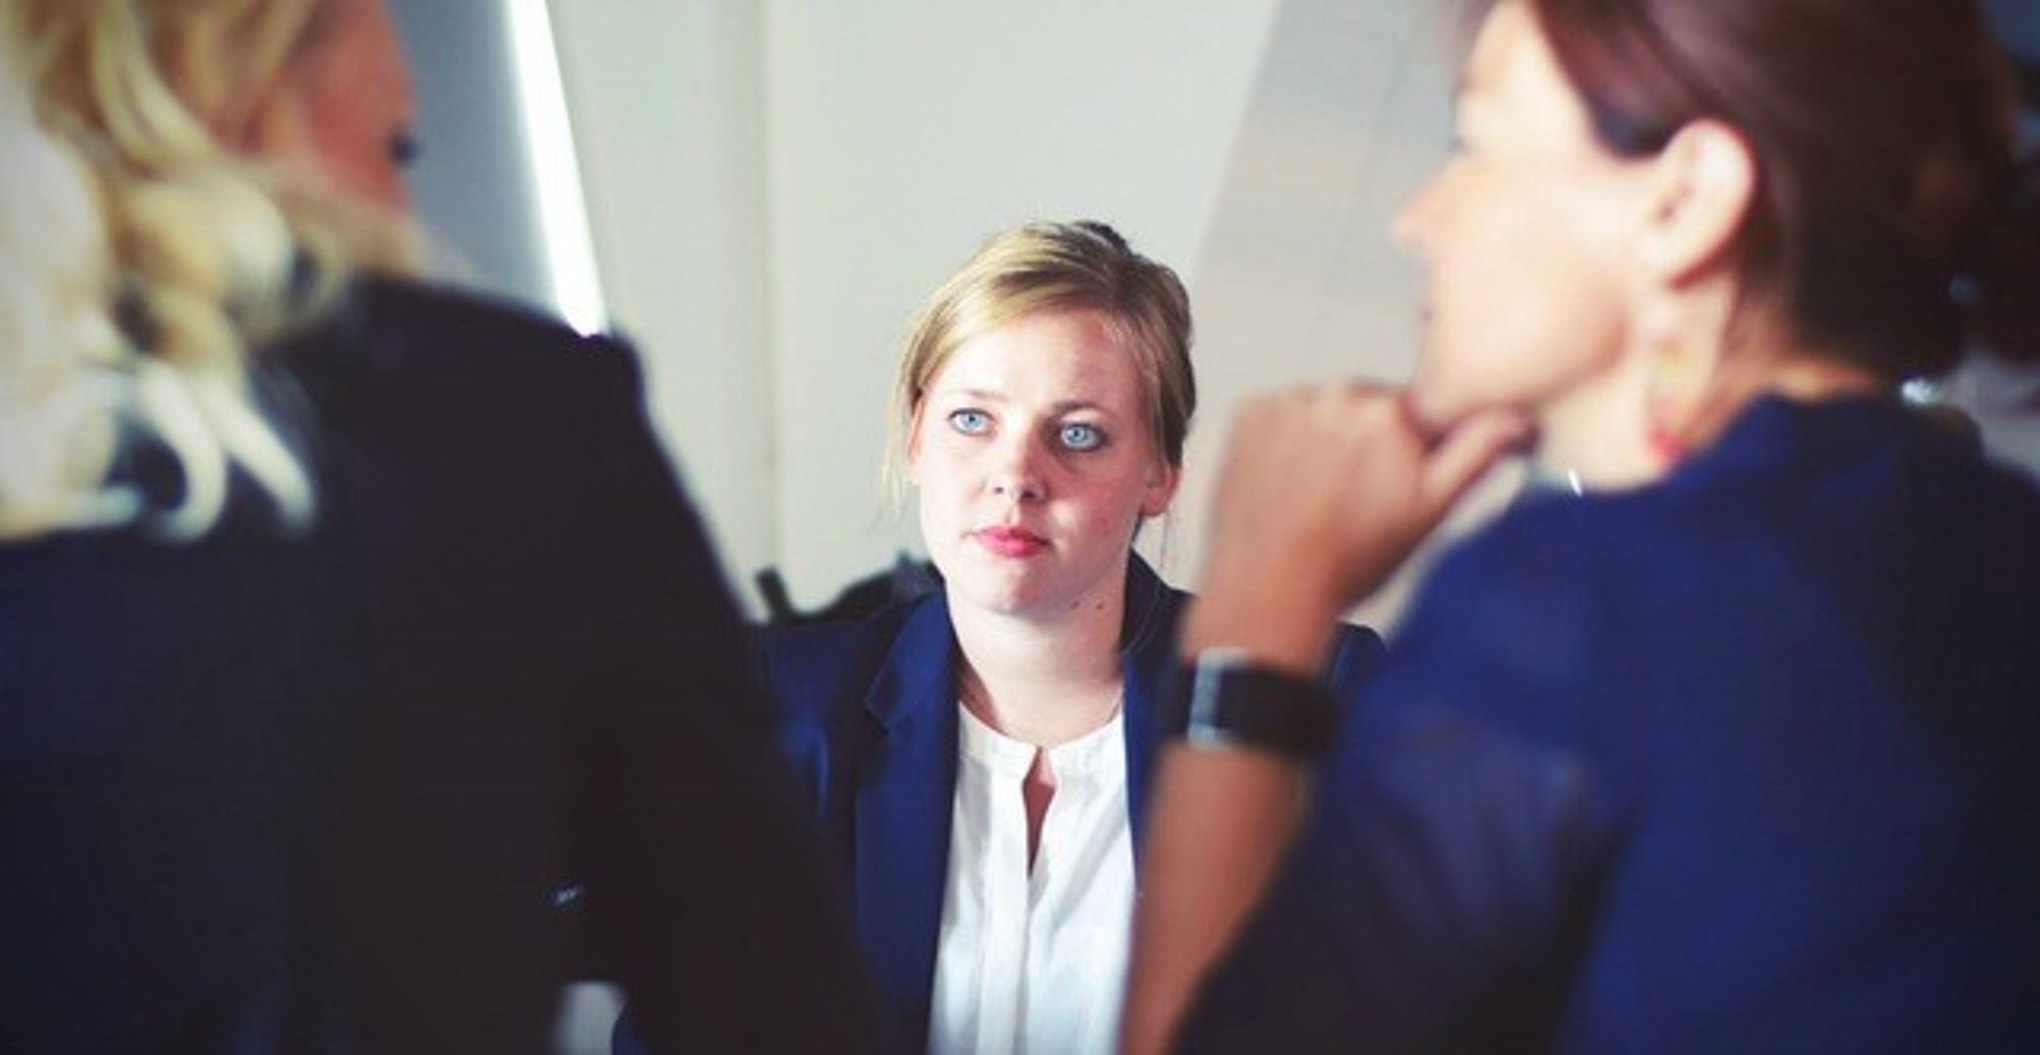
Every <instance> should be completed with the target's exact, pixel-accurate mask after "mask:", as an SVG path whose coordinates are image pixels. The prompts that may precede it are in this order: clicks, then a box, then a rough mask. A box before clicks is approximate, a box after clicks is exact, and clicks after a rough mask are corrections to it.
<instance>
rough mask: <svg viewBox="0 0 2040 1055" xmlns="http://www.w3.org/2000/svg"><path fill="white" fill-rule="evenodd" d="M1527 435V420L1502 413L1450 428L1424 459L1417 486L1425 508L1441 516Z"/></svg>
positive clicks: (1483, 414) (1479, 416) (1487, 414)
mask: <svg viewBox="0 0 2040 1055" xmlns="http://www.w3.org/2000/svg"><path fill="white" fill-rule="evenodd" d="M1529 434H1530V423H1529V421H1528V420H1527V419H1525V418H1524V417H1523V416H1522V415H1521V414H1518V413H1514V412H1511V411H1504V410H1490V411H1482V412H1481V413H1479V414H1477V415H1475V416H1473V417H1471V418H1468V419H1467V420H1465V421H1463V422H1460V423H1459V424H1458V425H1457V426H1454V427H1453V429H1452V431H1450V432H1448V433H1446V434H1445V436H1444V438H1443V439H1441V440H1440V441H1439V442H1438V446H1437V447H1435V448H1433V450H1432V452H1431V456H1430V457H1429V458H1427V459H1425V462H1424V470H1423V478H1422V480H1421V481H1420V483H1419V487H1420V488H1421V489H1422V494H1423V499H1424V502H1425V504H1426V505H1427V506H1428V507H1429V508H1430V509H1431V511H1432V512H1433V513H1434V514H1436V515H1441V516H1442V515H1443V514H1444V512H1445V510H1446V509H1448V508H1450V507H1451V506H1452V503H1454V502H1457V501H1458V500H1459V496H1460V495H1462V494H1464V493H1466V489H1467V488H1469V487H1472V486H1473V483H1474V481H1476V480H1478V479H1480V478H1481V476H1482V474H1484V473H1486V472H1487V471H1488V469H1489V467H1491V466H1493V465H1494V464H1495V461H1496V460H1497V459H1499V458H1500V457H1501V456H1502V455H1504V454H1506V453H1508V451H1509V450H1510V448H1512V447H1515V446H1516V445H1518V444H1520V443H1522V442H1523V440H1524V438H1525V437H1527V436H1528V435H1529Z"/></svg>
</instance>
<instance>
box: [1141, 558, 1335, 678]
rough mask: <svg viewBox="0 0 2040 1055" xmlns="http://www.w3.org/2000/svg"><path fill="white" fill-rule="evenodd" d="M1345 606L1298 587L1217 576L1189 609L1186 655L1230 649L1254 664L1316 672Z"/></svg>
mask: <svg viewBox="0 0 2040 1055" xmlns="http://www.w3.org/2000/svg"><path fill="white" fill-rule="evenodd" d="M1340 612H1341V609H1340V607H1339V606H1338V605H1337V604H1335V603H1333V602H1332V601H1330V600H1328V599H1325V598H1319V597H1314V596H1312V595H1311V594H1310V592H1309V591H1306V590H1299V589H1281V590H1271V589H1267V588H1266V587H1263V586H1261V585H1259V584H1256V583H1226V582H1222V581H1214V582H1213V583H1212V584H1211V585H1210V587H1209V588H1208V589H1205V590H1203V591H1201V592H1200V593H1199V594H1198V596H1197V597H1196V599H1195V600H1193V601H1192V602H1191V604H1190V608H1189V611H1188V612H1187V613H1186V614H1185V615H1184V620H1183V631H1182V635H1181V645H1180V648H1181V651H1182V654H1183V656H1184V657H1185V658H1186V659H1188V660H1191V661H1194V660H1195V659H1196V658H1197V657H1198V656H1199V655H1200V654H1202V653H1203V652H1205V651H1207V650H1211V649H1225V650H1228V651H1230V652H1233V653H1236V654H1238V655H1240V656H1241V657H1242V658H1244V659H1245V660H1247V661H1250V662H1252V663H1254V664H1257V665H1261V666H1266V667H1271V668H1275V669H1278V670H1282V671H1286V672H1288V673H1291V674H1296V675H1299V676H1303V677H1311V676H1314V675H1316V674H1317V672H1318V671H1320V670H1322V669H1323V668H1324V662H1325V658H1326V653H1327V652H1328V651H1329V649H1330V647H1331V643H1332V638H1333V630H1334V629H1335V627H1336V626H1337V624H1338V620H1339V615H1340Z"/></svg>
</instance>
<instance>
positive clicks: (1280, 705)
mask: <svg viewBox="0 0 2040 1055" xmlns="http://www.w3.org/2000/svg"><path fill="white" fill-rule="evenodd" d="M1171 699H1172V700H1173V701H1174V706H1175V709H1174V710H1173V711H1172V712H1171V719H1172V721H1171V723H1170V726H1169V729H1170V731H1171V732H1172V733H1174V734H1176V735H1178V736H1181V737H1182V738H1183V740H1184V741H1185V742H1186V743H1188V744H1190V745H1191V746H1193V747H1201V746H1220V747H1249V748H1260V749H1263V750H1270V751H1276V752H1279V753H1281V754H1284V755H1287V756H1289V757H1291V758H1294V759H1298V760H1303V761H1309V760H1313V759H1316V758H1319V757H1322V756H1323V755H1324V753H1325V752H1326V751H1329V750H1330V749H1331V746H1332V734H1333V733H1334V732H1335V731H1336V730H1337V728H1338V724H1339V712H1338V708H1337V706H1336V705H1334V704H1333V702H1332V695H1331V693H1330V692H1329V691H1327V690H1326V688H1325V686H1324V685H1323V684H1322V683H1320V682H1318V681H1317V680H1316V679H1314V678H1306V677H1302V676H1300V675H1296V674H1291V673H1289V672H1287V671H1282V670H1277V669H1275V668H1273V667H1267V666H1262V665H1260V664H1257V663H1254V662H1253V661H1252V660H1250V659H1248V658H1247V655H1246V654H1245V653H1243V652H1241V651H1239V650H1237V649H1230V648H1213V649H1206V650H1205V651H1203V652H1201V653H1199V654H1198V656H1197V660H1196V662H1194V663H1187V664H1184V665H1183V666H1181V667H1179V668H1178V669H1177V671H1176V687H1175V690H1174V692H1173V693H1172V694H1171Z"/></svg>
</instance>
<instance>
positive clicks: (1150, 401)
mask: <svg viewBox="0 0 2040 1055" xmlns="http://www.w3.org/2000/svg"><path fill="white" fill-rule="evenodd" d="M1081 310H1092V311H1097V312H1099V313H1101V314H1103V315H1104V316H1105V317H1106V319H1107V321H1108V323H1109V324H1110V325H1111V326H1113V327H1114V328H1115V329H1117V330H1118V331H1119V332H1120V333H1121V334H1123V335H1124V336H1125V337H1127V338H1128V341H1127V344H1128V346H1129V347H1130V348H1131V349H1132V351H1133V357H1134V365H1135V368H1136V370H1137V371H1138V373H1139V376H1140V387H1141V396H1142V409H1143V410H1144V411H1145V413H1146V417H1147V426H1148V433H1149V437H1150V438H1151V439H1152V441H1153V443H1154V450H1155V453H1156V454H1157V456H1159V457H1161V458H1162V459H1163V460H1164V461H1166V462H1167V463H1168V464H1169V465H1170V466H1175V467H1180V466H1181V465H1182V464H1183V442H1184V440H1185V439H1186V438H1187V437H1188V436H1189V434H1190V418H1191V416H1192V415H1193V414H1194V413H1196V410H1197V379H1196V376H1195V374H1194V373H1193V372H1192V370H1191V367H1190V345H1191V342H1192V340H1193V336H1194V334H1193V331H1192V326H1191V321H1190V296H1189V294H1188V293H1187V292H1185V291H1184V289H1183V282H1182V280H1181V279H1179V278H1177V277H1176V273H1175V272H1174V271H1171V270H1170V269H1169V268H1167V267H1165V266H1163V265H1161V264H1158V263H1156V262H1154V261H1153V260H1150V259H1148V258H1147V257H1144V256H1142V255H1140V254H1139V253H1136V252H1134V251H1133V249H1132V247H1131V246H1129V245H1127V243H1126V240H1125V239H1124V238H1121V237H1120V236H1119V232H1117V231H1114V230H1113V229H1112V228H1111V227H1109V226H1107V225H1105V224H1102V223H1099V222H1097V221H1093V220H1079V221H1076V222H1073V223H1030V224H1025V225H1022V226H1020V227H1015V228H1012V229H1010V230H1006V231H1002V232H1000V233H998V234H996V235H993V236H992V237H991V238H990V239H989V240H987V241H986V242H985V244H984V245H983V246H982V247H981V248H979V249H978V251H977V254H976V255H975V256H973V257H971V258H970V260H969V262H968V263H966V264H964V265H963V268H962V269H961V270H959V271H958V272H957V273H956V274H955V275H953V276H951V277H950V279H949V281H947V282H945V283H943V284H942V287H941V288H940V289H938V290H936V291H935V295H934V296H933V297H932V298H930V300H929V301H928V304H927V306H926V307H925V308H923V309H922V311H921V315H920V318H919V319H917V320H916V321H915V323H914V328H913V332H912V334H911V335H910V336H909V337H908V338H907V345H906V354H905V355H904V356H903V357H902V358H901V360H900V369H899V376H898V379H897V380H896V382H895V383H894V386H893V397H892V415H891V431H890V444H889V447H890V449H889V451H888V454H887V457H886V467H885V487H886V492H887V494H888V496H889V498H890V499H891V500H892V501H893V502H894V503H897V502H898V499H899V496H900V494H901V493H902V492H903V491H904V489H905V488H904V485H903V484H902V483H901V478H902V475H903V474H902V472H901V468H900V467H901V466H902V465H903V464H904V462H905V458H906V448H907V442H908V436H909V433H910V432H911V430H912V429H913V425H914V418H915V416H916V415H917V414H918V413H919V412H920V409H921V400H922V399H923V398H924V397H925V396H926V395H927V393H928V386H929V385H930V384H932V383H933V382H934V380H935V377H936V375H938V374H940V373H941V372H942V368H943V367H944V366H947V365H948V363H949V357H950V356H951V355H953V354H955V352H956V350H957V349H958V348H960V347H962V346H963V344H964V343H965V342H967V341H969V340H970V339H972V338H973V337H977V336H979V335H980V334H984V333H987V332H989V331H992V330H995V329H998V328H999V327H1000V326H1003V325H1005V324H1007V323H1009V322H1012V321H1014V320H1016V319H1019V318H1022V317H1025V316H1028V315H1035V314H1040V313H1043V312H1057V311H1081Z"/></svg>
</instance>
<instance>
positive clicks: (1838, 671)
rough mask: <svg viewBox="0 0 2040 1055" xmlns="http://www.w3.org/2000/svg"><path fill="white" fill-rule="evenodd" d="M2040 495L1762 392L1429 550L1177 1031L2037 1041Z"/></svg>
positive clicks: (1881, 417) (1647, 1045) (1198, 1046)
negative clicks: (1670, 465) (1263, 884)
mask: <svg viewBox="0 0 2040 1055" xmlns="http://www.w3.org/2000/svg"><path fill="white" fill-rule="evenodd" d="M2036 630H2040V493H2036V492H2035V491H2034V489H2033V488H2032V487H2030V486H2028V485H2027V484H2026V483H2025V482H2024V481H2022V480H2018V479H2016V478H2014V477H2012V476H2010V475H2009V474H2006V473H2004V472H2001V471H1998V470H1996V469H1993V468H1992V467H1990V466H1988V465H1986V464H1985V463H1984V462H1983V461H1981V460H1980V459H1979V458H1978V457H1977V456H1976V455H1975V454H1974V453H1973V452H1972V451H1970V450H1969V449H1967V447H1966V445H1965V444H1963V443H1962V442H1960V441H1958V440H1956V439H1954V438H1952V437H1949V436H1947V435H1944V434H1942V433H1941V432H1940V431H1938V429H1937V428H1936V427H1935V426H1933V425H1931V424H1929V423H1927V422H1925V421H1923V420H1919V419H1918V418H1917V417H1916V416H1915V415H1914V414H1912V413H1911V412H1909V411H1907V410H1906V409H1905V408H1903V407H1901V406H1899V405H1897V404H1895V403H1887V402H1883V401H1873V400H1867V399H1864V400H1851V401H1843V402H1838V403H1833V404H1826V405H1818V406H1807V405H1801V404H1796V403H1791V402H1787V401H1784V400H1779V399H1765V400H1762V401H1760V402H1758V403H1756V404H1755V405H1753V406H1752V407H1751V408H1749V409H1748V410H1747V411H1746V412H1745V413H1744V414H1743V415H1742V416H1741V417H1740V418H1739V419H1738V420H1737V421H1736V422H1735V423H1734V424H1733V425H1732V426H1731V428H1730V429H1729V431H1728V432H1727V433H1726V434H1725V435H1723V436H1722V437H1721V438H1720V440H1719V441H1718V442H1717V443H1716V444H1715V445H1714V446H1712V447H1711V448H1709V449H1707V450H1705V451H1702V452H1700V453H1698V454H1697V455H1695V456H1694V457H1693V458H1691V459H1689V460H1688V461H1687V462H1686V463H1685V464H1683V465H1681V466H1680V467H1679V468H1678V469H1677V470H1676V471H1675V472H1674V473H1673V474H1672V475H1671V476H1670V477H1669V478H1667V479H1666V480H1664V481H1663V482H1662V483H1660V484H1658V485H1656V486H1651V487H1645V488H1640V489H1637V490H1634V491H1631V492H1628V493H1616V494H1608V495H1602V496H1593V495H1589V496H1587V497H1585V498H1572V497H1570V496H1554V497H1551V498H1549V499H1542V500H1533V501H1529V502H1526V503H1523V504H1521V505H1520V506H1519V507H1518V508H1516V509H1515V510H1513V511H1512V512H1511V513H1510V514H1509V515H1507V516H1505V517H1504V518H1503V519H1502V520H1501V521H1499V522H1498V523H1496V524H1494V525H1492V527H1491V529H1490V530H1488V531H1486V532H1485V533H1483V534H1482V535H1480V536H1478V537H1477V538H1475V539H1474V540H1472V541H1470V542H1468V543H1467V544H1466V545H1465V546H1464V547H1462V548H1461V549H1459V550H1458V551H1456V552H1455V553H1452V554H1450V555H1448V556H1447V557H1446V558H1444V559H1443V560H1442V561H1441V562H1440V564H1439V566H1438V568H1437V570H1436V573H1435V574H1434V575H1433V576H1432V578H1431V579H1430V581H1429V582H1428V583H1427V584H1426V585H1425V586H1424V588H1423V589H1422V591H1421V594H1420V596H1419V598H1418V600H1417V602H1416V605H1415V607H1414V609H1413V610H1412V613H1411V616H1410V618H1409V621H1408V622H1407V623H1406V624H1405V625H1404V627H1403V629H1402V631H1401V632H1400V633H1399V634H1398V636H1397V638H1396V640H1395V642H1394V644H1393V646H1392V647H1391V649H1390V654H1389V657H1388V659H1387V661H1386V662H1385V663H1384V664H1383V667H1382V670H1381V672H1380V674H1379V675H1378V676H1377V677H1376V678H1374V679H1373V680H1372V681H1371V682H1370V683H1369V685H1368V694H1367V706H1366V707H1365V708H1361V709H1358V710H1356V711H1355V712H1354V713H1353V714H1352V715H1351V716H1350V717H1349V720H1348V721H1347V722H1346V724H1345V725H1344V727H1343V728H1342V729H1341V733H1340V739H1339V741H1338V743H1337V745H1336V747H1335V748H1334V753H1333V755H1332V756H1331V758H1330V759H1329V760H1328V761H1327V763H1326V765H1325V766H1324V768H1323V769H1322V770H1321V772H1320V774H1319V779H1318V780H1317V782H1316V785H1315V799H1314V803H1313V809H1312V812H1311V814H1310V816H1309V818H1308V820H1307V821H1306V822H1305V827H1304V829H1303V831H1302V833H1301V835H1300V838H1299V841H1298V844H1297V847H1296V851H1295V853H1294V855H1293V857H1292V858H1291V860H1290V862H1289V863H1288V865H1287V867H1286V870H1285V872H1284V873H1283V875H1282V876H1281V877H1280V878H1279V879H1278V880H1277V881H1276V885H1275V886H1274V888H1272V891H1271V896H1270V898H1269V900H1268V902H1267V904H1266V905H1264V906H1263V909H1262V911H1261V913H1260V914H1259V915H1258V916H1257V917H1256V919H1255V920H1254V921H1253V922H1251V923H1250V924H1249V926H1248V928H1247V930H1246V931H1245V932H1244V935H1243V939H1242V941H1241V944H1240V945H1239V947H1238V948H1237V949H1236V951H1235V952H1234V954H1233V955H1232V956H1231V957H1230V958H1229V960H1228V961H1227V962H1226V963H1225V964H1224V965H1223V966H1222V967H1221V968H1220V969H1219V971H1218V974H1217V976H1216V978H1215V979H1214V980H1213V981H1212V982H1211V984H1210V985H1209V987H1208V988H1207V990H1206V992H1205V993H1204V996H1203V1001H1202V1004H1201V1006H1200V1008H1199V1009H1198V1011H1197V1012H1196V1013H1195V1015H1194V1016H1193V1018H1192V1019H1191V1020H1190V1022H1189V1023H1188V1025H1187V1028H1186V1036H1187V1039H1188V1044H1187V1045H1186V1046H1187V1047H1188V1048H1189V1049H1190V1050H1196V1051H1228V1052H1230V1051H1243V1050H1253V1051H1289V1050H1311V1051H1315V1050H1321V1049H1326V1048H1330V1047H1338V1048H1341V1049H1354V1048H1363V1047H1364V1048H1367V1049H1368V1050H1388V1051H1405V1050H1427V1051H1429V1050H1451V1051H1491V1050H1524V1051H1543V1050H1561V1051H1581V1052H1635V1051H1651V1052H1660V1051H1662V1052H1675V1051H1753V1052H1757V1051H1779V1052H1786V1051H1790V1052H1800V1051H1851V1052H1858V1051H1861V1052H1867V1051H1891V1052H1900V1051H2007V1052H2010V1051H2024V1052H2031V1051H2040V651H2036V649H2035V646H2034V643H2035V633H2036Z"/></svg>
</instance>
